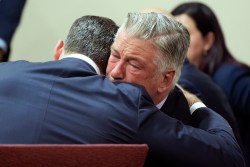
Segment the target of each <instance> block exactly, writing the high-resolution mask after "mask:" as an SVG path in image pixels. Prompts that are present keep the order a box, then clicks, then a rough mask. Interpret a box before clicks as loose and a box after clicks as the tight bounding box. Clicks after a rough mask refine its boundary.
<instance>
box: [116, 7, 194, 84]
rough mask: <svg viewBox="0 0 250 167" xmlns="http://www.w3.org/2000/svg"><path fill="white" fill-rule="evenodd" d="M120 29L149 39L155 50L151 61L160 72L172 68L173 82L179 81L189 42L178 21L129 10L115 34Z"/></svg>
mask: <svg viewBox="0 0 250 167" xmlns="http://www.w3.org/2000/svg"><path fill="white" fill-rule="evenodd" d="M121 31H125V32H126V34H127V35H129V36H133V37H136V38H138V39H142V40H149V41H150V42H152V44H153V45H154V46H155V47H156V48H157V50H158V52H157V55H156V59H155V60H154V62H153V63H154V64H155V65H156V66H157V68H158V69H157V73H158V74H162V73H165V72H166V71H167V70H171V69H174V70H175V71H176V74H175V76H174V80H173V84H175V83H176V82H177V81H178V79H179V77H180V74H181V68H182V65H183V62H184V60H185V58H186V54H187V50H188V47H189V43H190V36H189V33H188V30H187V29H186V28H185V27H184V26H183V25H182V24H181V23H179V22H177V21H176V20H174V19H173V18H171V17H169V16H166V15H163V14H159V13H154V12H152V13H129V14H128V15H127V18H126V19H125V21H124V22H123V24H122V25H121V27H120V28H119V30H118V32H117V34H118V33H120V32H121Z"/></svg>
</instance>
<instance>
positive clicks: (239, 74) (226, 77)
mask: <svg viewBox="0 0 250 167" xmlns="http://www.w3.org/2000/svg"><path fill="white" fill-rule="evenodd" d="M212 78H213V80H214V82H215V83H216V84H217V85H218V86H219V87H220V88H221V89H222V90H223V91H224V92H225V94H226V95H227V97H228V99H229V102H230V104H231V105H232V108H233V111H234V114H235V115H236V119H237V121H238V124H239V129H240V134H241V138H242V140H243V146H244V148H245V150H246V156H247V157H246V159H247V160H248V164H249V166H250V71H248V70H246V69H244V68H243V67H241V66H238V65H235V64H229V63H224V64H222V65H220V67H219V68H218V69H217V70H216V71H215V73H214V75H213V76H212Z"/></svg>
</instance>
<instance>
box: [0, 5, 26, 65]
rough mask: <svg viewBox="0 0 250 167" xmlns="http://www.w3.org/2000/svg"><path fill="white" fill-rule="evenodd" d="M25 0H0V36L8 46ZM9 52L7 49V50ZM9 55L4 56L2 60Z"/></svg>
mask: <svg viewBox="0 0 250 167" xmlns="http://www.w3.org/2000/svg"><path fill="white" fill-rule="evenodd" d="M25 3H26V0H1V1H0V26H1V28H0V38H2V39H4V40H5V42H6V44H7V46H8V47H9V46H10V43H11V39H12V37H13V34H14V32H15V30H16V28H17V26H18V24H19V22H20V18H21V15H22V11H23V8H24V5H25ZM8 52H9V50H8ZM8 57H9V55H8V54H6V55H5V56H4V61H7V60H8Z"/></svg>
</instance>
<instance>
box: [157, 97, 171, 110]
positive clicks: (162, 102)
mask: <svg viewBox="0 0 250 167" xmlns="http://www.w3.org/2000/svg"><path fill="white" fill-rule="evenodd" d="M167 98H168V96H166V97H165V98H164V99H163V100H162V101H161V102H160V103H158V104H157V105H156V107H157V108H158V109H161V107H162V106H163V104H164V103H165V101H166V100H167Z"/></svg>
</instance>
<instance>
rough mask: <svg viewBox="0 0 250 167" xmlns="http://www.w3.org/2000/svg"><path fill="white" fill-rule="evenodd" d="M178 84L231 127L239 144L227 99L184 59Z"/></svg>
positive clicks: (218, 88) (235, 125) (236, 125)
mask: <svg viewBox="0 0 250 167" xmlns="http://www.w3.org/2000/svg"><path fill="white" fill-rule="evenodd" d="M178 83H179V84H180V85H181V86H182V87H183V88H185V89H186V90H188V91H190V92H192V93H194V94H196V95H197V96H198V97H199V98H200V99H201V100H202V101H203V102H204V104H205V105H206V106H208V107H209V108H211V109H213V110H214V111H216V112H217V113H219V114H220V115H222V116H223V117H224V118H225V119H226V120H227V121H228V122H229V124H230V125H231V126H232V128H233V130H234V132H235V135H236V136H237V139H238V141H239V142H241V139H240V134H239V127H238V124H237V121H236V119H235V116H234V113H233V110H232V108H231V106H230V104H229V102H228V100H227V97H226V96H225V94H224V92H223V90H222V89H221V88H220V87H218V86H217V85H216V84H215V83H214V82H213V80H212V79H211V78H210V77H209V76H208V75H206V74H205V73H203V72H201V71H199V70H198V69H197V68H196V67H195V66H193V65H192V64H190V63H189V61H188V60H187V59H186V60H185V62H184V65H183V68H182V71H181V76H180V79H179V81H178Z"/></svg>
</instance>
